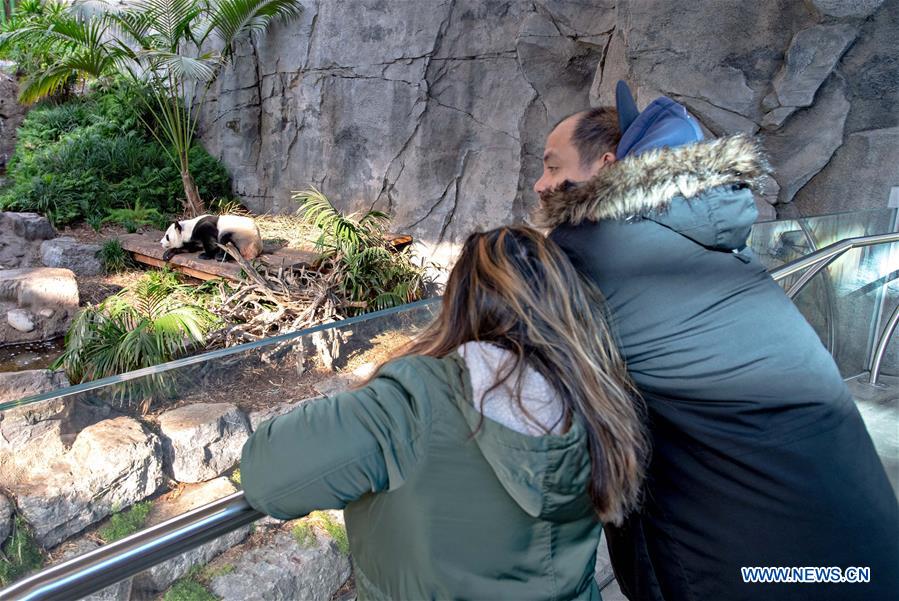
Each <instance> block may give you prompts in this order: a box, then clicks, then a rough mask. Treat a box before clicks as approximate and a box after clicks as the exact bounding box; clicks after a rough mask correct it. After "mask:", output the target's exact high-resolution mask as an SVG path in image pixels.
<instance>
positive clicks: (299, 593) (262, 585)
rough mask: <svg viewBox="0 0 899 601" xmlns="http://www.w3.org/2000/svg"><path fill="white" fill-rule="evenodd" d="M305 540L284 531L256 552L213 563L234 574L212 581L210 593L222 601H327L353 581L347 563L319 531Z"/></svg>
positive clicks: (240, 552) (233, 554) (250, 550)
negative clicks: (344, 585)
mask: <svg viewBox="0 0 899 601" xmlns="http://www.w3.org/2000/svg"><path fill="white" fill-rule="evenodd" d="M288 527H289V525H288ZM301 538H303V540H302V542H298V540H297V537H295V536H293V535H291V534H289V533H288V532H284V531H280V532H277V533H275V534H274V535H272V536H267V537H265V538H264V539H262V540H261V541H259V544H258V546H256V547H253V548H248V549H247V548H241V547H238V548H236V549H234V550H233V551H232V552H231V553H229V554H228V555H227V557H222V558H221V559H220V560H218V561H216V562H215V564H214V567H215V566H221V565H224V564H225V562H227V565H229V566H230V567H231V569H230V570H223V571H226V572H227V573H223V574H220V575H217V576H215V577H213V578H212V581H211V583H210V585H209V588H210V590H212V592H213V593H215V594H216V595H218V596H220V597H221V598H222V600H223V601H243V600H245V599H267V600H273V601H276V600H281V601H292V600H294V599H308V600H310V601H311V600H320V601H329V599H331V597H332V595H333V594H334V593H335V592H336V591H337V590H338V589H339V588H340V587H341V585H342V584H343V583H344V582H346V580H347V578H349V576H350V572H351V569H350V562H349V558H348V557H347V556H346V555H344V554H343V553H341V552H340V550H339V549H338V548H337V545H335V544H334V543H333V542H332V540H331V539H330V537H329V536H328V535H327V534H326V533H324V532H322V531H320V530H318V529H312V530H311V535H310V536H307V537H301ZM248 546H249V545H248Z"/></svg>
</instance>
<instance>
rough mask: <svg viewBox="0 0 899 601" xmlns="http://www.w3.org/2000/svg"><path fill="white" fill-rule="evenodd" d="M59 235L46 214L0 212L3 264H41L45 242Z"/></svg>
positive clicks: (5, 265)
mask: <svg viewBox="0 0 899 601" xmlns="http://www.w3.org/2000/svg"><path fill="white" fill-rule="evenodd" d="M0 77H2V75H0ZM2 112H3V111H2V110H0V113H2ZM0 121H2V118H0ZM55 237H56V230H54V229H53V226H52V225H50V222H49V221H48V220H47V218H46V217H41V216H40V215H38V214H37V213H13V212H10V211H4V212H0V267H2V268H6V269H17V268H20V267H33V266H35V265H40V264H41V243H42V242H43V241H44V240H49V239H50V238H55Z"/></svg>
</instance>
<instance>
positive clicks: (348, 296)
mask: <svg viewBox="0 0 899 601" xmlns="http://www.w3.org/2000/svg"><path fill="white" fill-rule="evenodd" d="M293 199H294V200H296V201H298V203H299V204H300V212H301V213H302V216H303V219H304V221H306V223H307V224H309V225H311V226H312V227H314V228H317V229H319V230H320V235H319V237H318V239H317V240H316V242H315V245H316V248H317V249H318V250H319V251H320V252H321V253H322V255H323V258H324V259H327V260H328V261H330V262H331V263H332V264H334V265H335V267H336V269H337V271H338V274H337V276H338V277H337V278H336V281H337V292H338V294H339V295H340V296H341V297H343V299H344V301H345V306H346V307H347V308H348V309H349V313H350V314H355V313H362V312H365V311H377V310H380V309H386V308H388V307H394V306H397V305H401V304H404V303H408V302H412V301H415V300H418V299H420V298H422V297H423V296H424V294H425V292H426V289H427V283H428V282H427V280H426V270H425V269H424V267H422V266H419V265H416V264H415V263H414V262H413V261H412V255H411V249H405V250H403V251H401V252H397V251H396V250H394V249H393V247H392V246H391V244H390V242H389V241H388V239H387V237H386V233H387V224H388V223H389V221H390V217H389V216H388V215H387V214H385V213H383V212H381V211H374V210H372V211H368V212H366V213H365V214H364V215H362V217H361V218H359V216H358V215H357V214H352V215H344V214H342V213H341V212H340V211H338V210H337V209H336V208H335V207H334V205H333V204H332V203H331V201H330V200H328V198H327V197H326V196H325V195H324V194H322V193H321V192H320V191H319V190H317V189H316V188H311V189H309V190H303V191H302V192H296V193H294V195H293Z"/></svg>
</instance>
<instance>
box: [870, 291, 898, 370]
mask: <svg viewBox="0 0 899 601" xmlns="http://www.w3.org/2000/svg"><path fill="white" fill-rule="evenodd" d="M897 325H899V305H896V308H895V309H893V314H892V315H890V319H889V320H888V321H887V326H886V327H885V328H884V329H883V333H882V334H881V335H880V341H879V342H878V343H877V350H876V351H874V356H873V358H872V360H871V375H870V376H869V377H868V384H871V385H872V386H874V385H876V384H877V378H879V377H880V363H881V362H882V361H883V356H884V354H886V350H887V344H889V342H890V338H892V337H893V334H894V333H895V332H896V326H897Z"/></svg>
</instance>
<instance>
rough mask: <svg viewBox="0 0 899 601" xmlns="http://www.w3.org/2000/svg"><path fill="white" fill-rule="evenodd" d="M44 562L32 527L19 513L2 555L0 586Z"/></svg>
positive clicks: (0, 559)
mask: <svg viewBox="0 0 899 601" xmlns="http://www.w3.org/2000/svg"><path fill="white" fill-rule="evenodd" d="M43 564H44V556H43V553H41V549H40V547H38V545H37V543H36V542H35V541H34V537H33V536H32V534H31V529H30V528H29V527H28V524H26V523H25V520H24V519H23V518H22V517H21V516H18V515H17V516H16V517H15V519H14V520H13V529H12V534H10V535H9V538H7V539H6V542H5V543H4V545H3V553H2V555H0V586H7V585H9V584H10V583H12V582H14V581H16V580H17V579H18V578H19V577H21V576H23V575H25V574H27V573H28V572H30V571H32V570H36V569H37V568H39V567H41V566H42V565H43Z"/></svg>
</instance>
